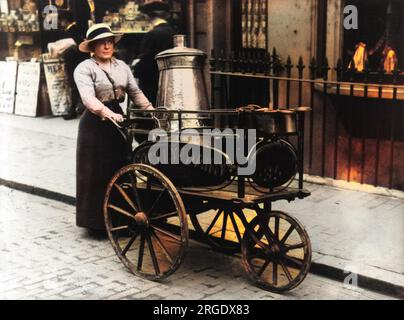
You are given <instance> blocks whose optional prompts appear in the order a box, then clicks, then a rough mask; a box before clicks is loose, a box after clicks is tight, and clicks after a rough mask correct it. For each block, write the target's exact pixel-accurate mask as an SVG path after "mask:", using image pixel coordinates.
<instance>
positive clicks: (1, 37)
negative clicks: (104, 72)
mask: <svg viewBox="0 0 404 320" xmlns="http://www.w3.org/2000/svg"><path fill="white" fill-rule="evenodd" d="M143 2H144V1H143V0H136V1H133V0H1V1H0V12H1V14H0V44H1V45H0V61H1V68H0V81H1V85H0V88H2V89H1V92H0V96H1V99H0V100H1V103H0V112H6V113H15V114H18V115H25V116H62V115H64V114H66V112H67V109H68V107H69V105H70V104H71V88H70V86H71V84H69V82H68V79H67V77H66V65H65V60H64V55H63V53H64V52H65V49H66V48H67V46H68V45H70V43H69V42H68V41H67V42H63V41H64V40H66V38H68V32H67V30H68V29H69V27H70V26H71V25H72V24H75V25H77V27H78V28H77V29H78V30H79V32H78V33H79V34H78V38H85V34H86V31H87V29H88V27H89V26H91V25H92V24H94V23H101V22H105V23H107V24H109V25H110V26H111V28H112V30H113V31H114V32H117V33H124V35H125V36H124V37H123V39H122V41H121V42H120V43H119V46H118V47H117V52H116V56H117V57H118V58H120V59H122V60H124V61H125V62H126V63H128V64H129V65H130V64H131V63H132V61H133V60H134V59H135V58H136V57H137V55H138V52H139V47H140V43H141V41H142V38H143V36H144V34H145V33H146V32H148V31H149V30H150V29H151V25H150V23H149V22H148V20H147V19H146V17H145V16H144V15H143V14H141V13H140V11H139V5H140V4H141V3H143ZM168 2H169V3H170V5H171V8H172V11H171V18H170V20H171V21H170V22H171V23H172V25H173V26H174V27H175V28H176V30H177V31H178V33H184V32H186V24H185V17H184V14H183V13H184V12H186V10H185V4H186V1H180V0H171V1H168ZM27 72H30V75H28V74H27ZM10 77H11V79H10ZM24 77H25V79H24ZM28 85H29V88H28V87H27V86H28ZM20 104H23V105H22V106H20ZM19 110H24V111H23V112H20V111H19Z"/></svg>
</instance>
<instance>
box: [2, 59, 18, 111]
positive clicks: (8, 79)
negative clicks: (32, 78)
mask: <svg viewBox="0 0 404 320" xmlns="http://www.w3.org/2000/svg"><path fill="white" fill-rule="evenodd" d="M16 77H17V61H0V112H4V113H13V112H14V102H15V84H16Z"/></svg>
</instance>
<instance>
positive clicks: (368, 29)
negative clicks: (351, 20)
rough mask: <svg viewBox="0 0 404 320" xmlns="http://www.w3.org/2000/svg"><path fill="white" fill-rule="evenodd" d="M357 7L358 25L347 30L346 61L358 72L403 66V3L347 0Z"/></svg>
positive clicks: (344, 50)
mask: <svg viewBox="0 0 404 320" xmlns="http://www.w3.org/2000/svg"><path fill="white" fill-rule="evenodd" d="M345 4H346V5H354V6H356V7H357V9H358V14H359V16H358V18H359V28H358V29H350V30H346V29H345V30H344V49H343V52H344V62H345V65H349V64H350V63H351V61H352V60H354V63H355V64H356V65H355V66H356V69H357V70H358V71H363V70H364V69H365V67H366V63H367V65H368V67H369V69H370V70H380V69H383V70H384V71H385V72H386V73H392V72H393V71H394V69H397V68H399V69H401V70H402V69H404V42H403V41H402V39H403V36H402V35H403V33H404V23H403V20H402V17H403V16H404V3H403V1H401V0H347V1H346V2H345Z"/></svg>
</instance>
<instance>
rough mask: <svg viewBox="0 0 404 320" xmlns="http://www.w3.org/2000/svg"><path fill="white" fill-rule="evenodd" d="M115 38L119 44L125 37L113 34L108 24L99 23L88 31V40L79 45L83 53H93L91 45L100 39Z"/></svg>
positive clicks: (120, 34)
mask: <svg viewBox="0 0 404 320" xmlns="http://www.w3.org/2000/svg"><path fill="white" fill-rule="evenodd" d="M110 37H114V38H115V43H117V42H118V41H119V40H121V38H122V37H123V34H122V33H113V32H112V30H111V27H110V26H109V25H107V24H106V23H97V24H95V25H93V26H92V27H91V28H89V29H88V30H87V35H86V40H84V41H83V42H82V43H80V45H79V50H80V51H81V52H91V48H90V44H91V42H94V41H96V40H99V39H105V38H110Z"/></svg>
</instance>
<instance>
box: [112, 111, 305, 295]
mask: <svg viewBox="0 0 404 320" xmlns="http://www.w3.org/2000/svg"><path fill="white" fill-rule="evenodd" d="M307 111H309V109H308V108H297V109H293V110H278V111H269V112H260V111H257V110H254V108H252V109H247V110H246V109H244V110H231V111H229V110H209V111H185V110H177V111H170V110H165V109H162V110H153V111H136V110H132V111H131V112H130V113H129V114H130V115H131V116H130V117H128V119H127V120H126V121H125V122H124V123H123V125H122V126H119V125H118V127H120V128H119V130H120V132H121V134H122V135H123V137H124V138H125V139H126V140H127V143H128V163H129V165H127V166H125V167H124V168H122V169H120V170H119V171H118V172H117V173H116V174H115V175H114V176H113V177H112V179H111V181H110V183H109V185H108V187H107V190H106V193H105V199H104V218H105V224H106V228H107V232H108V236H109V239H110V241H111V243H112V246H113V248H114V250H115V252H116V254H117V255H118V257H119V258H120V260H121V261H122V262H123V264H124V265H125V266H126V267H127V268H128V269H129V270H130V272H132V273H133V274H135V275H137V276H139V277H142V278H146V279H149V280H162V279H165V278H167V277H168V276H170V275H171V274H173V273H174V272H175V271H176V270H177V269H178V267H179V266H180V265H181V262H182V261H183V259H184V257H185V253H186V249H187V246H188V241H189V233H190V231H189V229H188V223H189V220H190V221H191V222H192V224H193V226H194V230H195V231H194V232H193V234H196V238H197V239H200V240H202V241H204V242H206V243H207V244H209V245H211V246H212V247H214V248H216V249H219V250H222V251H225V252H230V253H237V252H238V253H241V258H242V265H243V267H244V270H245V271H246V273H247V275H248V276H249V278H250V279H251V280H252V281H253V282H254V283H255V284H256V285H258V286H259V287H261V288H263V289H266V290H269V291H273V292H284V291H287V290H291V289H293V288H295V287H296V286H298V285H299V284H300V283H301V282H302V281H303V280H304V278H305V277H306V275H307V273H308V271H309V268H310V263H311V254H312V251H311V243H310V239H309V236H308V234H307V232H306V230H305V229H304V227H303V226H302V224H301V223H300V222H299V221H298V220H296V219H295V218H294V217H292V216H290V215H288V214H287V213H284V212H280V211H274V210H272V203H273V202H275V201H278V200H287V201H289V202H290V201H293V200H296V199H303V198H305V197H307V196H309V195H310V193H309V192H308V191H307V190H305V189H303V150H304V123H305V113H306V112H307ZM207 120H209V121H207ZM164 121H165V122H164ZM147 122H150V123H152V125H151V126H149V127H147V126H146V127H147V128H146V129H145V126H144V124H145V123H147ZM139 123H140V124H143V128H139ZM206 123H208V124H207V125H206ZM167 124H169V127H170V128H168V130H169V131H168V132H169V134H168V138H167V139H168V141H169V142H171V143H173V141H171V140H170V139H171V135H172V134H173V132H176V133H178V132H182V131H183V130H184V129H189V128H192V129H195V127H197V128H196V129H197V130H199V131H198V132H202V133H201V135H205V131H206V130H202V129H207V128H221V129H223V128H227V129H228V130H226V132H228V133H223V131H221V132H222V133H220V132H214V133H213V134H212V133H210V134H211V135H213V138H215V139H222V138H223V137H224V136H225V135H226V134H230V135H231V134H232V132H233V134H234V135H235V136H236V135H237V132H238V131H237V129H240V128H241V129H252V128H259V130H258V137H257V143H256V145H255V147H256V149H255V152H253V153H252V154H251V153H250V154H249V155H248V156H249V157H255V158H254V159H255V161H256V163H257V164H256V165H257V170H256V171H257V172H256V173H255V175H252V176H250V177H246V176H241V175H238V173H237V172H238V171H237V168H238V164H237V163H234V162H233V163H231V164H229V163H225V164H224V165H206V164H203V163H200V164H186V165H181V164H176V165H173V164H171V163H169V164H166V165H159V164H155V165H153V164H152V163H151V162H150V161H149V160H150V159H147V154H148V152H149V151H150V150H151V148H153V146H154V145H155V144H156V141H154V142H153V141H146V142H144V143H142V144H140V146H138V147H137V148H133V147H132V142H133V137H137V136H138V135H139V134H143V135H147V134H150V132H151V130H150V129H151V128H164V129H167ZM195 124H196V125H195ZM170 125H171V126H170ZM173 128H175V130H174V131H173ZM170 130H171V131H170ZM229 130H230V131H229ZM229 132H230V133H229ZM221 134H222V136H220V135H221ZM210 138H212V137H210ZM238 138H240V137H239V136H238ZM241 139H245V137H242V138H241ZM157 140H159V139H157ZM160 141H161V137H160ZM293 142H294V143H293ZM177 145H178V146H179V148H181V147H182V142H181V141H179V142H177ZM184 145H185V144H184ZM214 152H216V150H213V153H214ZM217 152H219V151H217ZM219 156H224V157H225V153H223V152H219ZM291 159H292V160H293V161H291ZM293 170H295V171H293ZM285 172H286V173H285ZM296 174H297V179H296ZM285 175H286V178H285ZM296 180H297V185H296V186H295V187H292V186H291V185H292V184H296ZM188 217H189V220H188Z"/></svg>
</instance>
